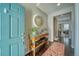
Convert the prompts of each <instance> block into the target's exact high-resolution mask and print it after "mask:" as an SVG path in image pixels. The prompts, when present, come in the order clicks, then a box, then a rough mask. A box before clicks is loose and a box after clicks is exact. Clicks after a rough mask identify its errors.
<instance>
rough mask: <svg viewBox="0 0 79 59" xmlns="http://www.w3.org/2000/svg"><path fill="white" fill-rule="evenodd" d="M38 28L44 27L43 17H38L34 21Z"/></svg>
mask: <svg viewBox="0 0 79 59" xmlns="http://www.w3.org/2000/svg"><path fill="white" fill-rule="evenodd" d="M34 22H35V24H36V26H38V27H41V26H42V25H43V19H42V16H36V17H35V19H34Z"/></svg>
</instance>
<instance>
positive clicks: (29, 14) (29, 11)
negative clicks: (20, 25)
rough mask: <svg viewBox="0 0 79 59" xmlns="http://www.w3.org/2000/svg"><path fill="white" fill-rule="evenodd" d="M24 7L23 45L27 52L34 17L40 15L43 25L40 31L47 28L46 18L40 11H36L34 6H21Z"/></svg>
mask: <svg viewBox="0 0 79 59" xmlns="http://www.w3.org/2000/svg"><path fill="white" fill-rule="evenodd" d="M21 5H23V6H24V8H25V19H26V20H25V43H26V45H25V46H26V52H27V51H29V45H28V43H29V37H28V35H30V33H31V29H32V25H33V24H32V20H33V17H34V15H37V14H38V15H40V16H42V17H43V21H44V24H43V26H42V27H41V29H44V28H47V18H48V16H47V15H46V14H45V13H44V12H43V11H41V10H40V9H38V8H37V7H36V6H34V5H32V4H21Z"/></svg>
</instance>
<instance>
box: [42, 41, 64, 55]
mask: <svg viewBox="0 0 79 59" xmlns="http://www.w3.org/2000/svg"><path fill="white" fill-rule="evenodd" d="M64 49H65V47H64V44H63V43H59V42H53V43H52V44H51V46H50V47H49V48H48V49H47V50H46V51H45V52H44V53H43V54H42V56H64Z"/></svg>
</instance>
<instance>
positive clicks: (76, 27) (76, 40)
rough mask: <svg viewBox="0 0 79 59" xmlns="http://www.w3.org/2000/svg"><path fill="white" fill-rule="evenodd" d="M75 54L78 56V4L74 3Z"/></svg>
mask: <svg viewBox="0 0 79 59" xmlns="http://www.w3.org/2000/svg"><path fill="white" fill-rule="evenodd" d="M74 55H75V56H79V4H75V53H74Z"/></svg>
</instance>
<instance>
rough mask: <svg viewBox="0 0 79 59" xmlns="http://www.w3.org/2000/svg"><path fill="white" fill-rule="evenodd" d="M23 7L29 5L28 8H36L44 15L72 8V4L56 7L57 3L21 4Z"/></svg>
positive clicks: (62, 4)
mask: <svg viewBox="0 0 79 59" xmlns="http://www.w3.org/2000/svg"><path fill="white" fill-rule="evenodd" d="M22 5H23V6H26V5H29V6H37V8H39V9H40V10H42V11H43V12H45V13H46V14H50V13H53V12H55V11H58V10H61V9H63V8H68V7H72V6H73V5H74V4H73V3H61V5H60V6H57V3H39V4H37V3H27V4H22Z"/></svg>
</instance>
